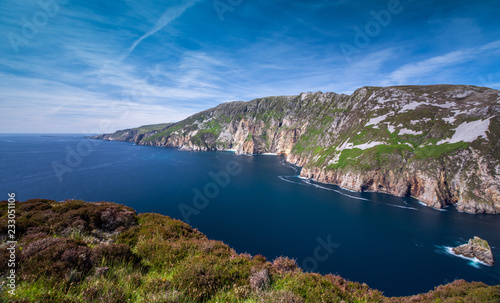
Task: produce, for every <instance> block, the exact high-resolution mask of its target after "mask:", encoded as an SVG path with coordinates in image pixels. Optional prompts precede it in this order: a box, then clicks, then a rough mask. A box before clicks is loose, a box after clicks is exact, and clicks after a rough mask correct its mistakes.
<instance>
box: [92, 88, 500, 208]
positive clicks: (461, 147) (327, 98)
mask: <svg viewBox="0 0 500 303" xmlns="http://www.w3.org/2000/svg"><path fill="white" fill-rule="evenodd" d="M499 113H500V91H498V90H493V89H489V88H481V87H474V86H455V85H434V86H398V87H386V88H382V87H363V88H360V89H358V90H356V91H355V92H354V93H353V94H352V95H343V94H335V93H322V92H317V93H302V94H300V95H298V96H279V97H267V98H261V99H256V100H252V101H249V102H230V103H225V104H221V105H219V106H217V107H215V108H212V109H209V110H206V111H203V112H201V113H198V114H195V115H193V116H191V117H189V118H187V119H185V120H183V121H181V122H178V123H176V124H173V125H170V126H167V127H165V128H163V129H155V130H152V131H150V132H146V133H144V132H143V133H141V134H138V133H134V131H133V130H127V131H121V132H118V133H115V134H110V135H101V136H97V137H95V138H97V139H107V140H123V141H133V142H135V143H136V144H143V145H156V146H172V147H179V148H181V149H188V150H203V151H207V150H234V151H235V152H236V153H239V154H243V153H246V154H259V153H276V154H280V155H285V156H286V158H287V161H289V162H291V163H294V164H297V165H299V166H302V167H303V169H302V171H301V176H303V177H306V178H311V179H314V180H316V181H320V182H325V183H331V184H337V185H340V186H342V187H344V188H347V189H350V190H356V191H372V192H383V193H389V194H393V195H397V196H412V197H414V198H416V199H418V200H420V201H421V202H423V203H425V204H426V205H428V206H431V207H434V208H444V207H446V206H448V205H455V206H456V207H457V208H458V209H459V210H461V211H465V212H469V213H492V214H499V213H500V115H499Z"/></svg>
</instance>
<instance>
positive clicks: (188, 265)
mask: <svg viewBox="0 0 500 303" xmlns="http://www.w3.org/2000/svg"><path fill="white" fill-rule="evenodd" d="M249 274H250V272H245V270H242V268H239V267H234V266H232V265H231V263H230V262H229V260H221V259H220V258H216V257H214V256H197V257H194V258H192V259H190V260H186V261H185V262H183V263H182V264H181V265H180V267H179V269H178V271H177V273H176V274H175V275H174V276H173V279H172V281H173V283H174V285H175V286H176V288H177V289H179V290H180V291H182V292H184V293H185V294H186V295H188V296H189V297H190V298H191V299H192V300H195V301H197V302H202V301H204V300H207V299H209V298H210V297H212V296H213V295H215V294H216V293H217V292H218V291H220V290H223V289H227V288H231V287H233V286H237V285H243V284H246V283H247V282H246V279H248V276H249Z"/></svg>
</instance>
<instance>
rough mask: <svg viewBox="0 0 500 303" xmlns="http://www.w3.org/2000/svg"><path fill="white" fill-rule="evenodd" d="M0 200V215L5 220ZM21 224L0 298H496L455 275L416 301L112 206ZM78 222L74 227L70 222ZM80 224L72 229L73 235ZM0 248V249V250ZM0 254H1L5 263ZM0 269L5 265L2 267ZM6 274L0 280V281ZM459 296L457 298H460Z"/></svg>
mask: <svg viewBox="0 0 500 303" xmlns="http://www.w3.org/2000/svg"><path fill="white" fill-rule="evenodd" d="M6 204H7V202H6V201H2V202H0V221H2V222H1V223H2V226H5V225H4V224H3V223H4V221H5V220H6V217H7V208H6ZM18 219H19V220H20V222H22V229H21V230H20V237H19V242H18V244H19V248H20V260H19V264H18V266H19V268H18V277H19V279H18V281H17V282H18V283H17V286H18V288H17V290H16V294H15V295H14V296H11V295H10V294H7V292H6V291H7V289H6V288H5V286H4V285H3V284H0V292H1V294H0V298H4V299H3V300H1V299H0V302H7V301H5V300H6V299H5V298H7V299H8V301H9V302H106V303H114V302H116V303H118V302H438V301H442V302H456V301H457V299H460V298H467V300H466V302H497V301H498V299H500V286H486V285H484V284H482V283H467V282H464V281H456V282H454V283H452V284H448V285H445V286H440V287H439V288H437V289H436V290H435V291H433V292H429V293H428V294H421V295H417V296H414V297H405V298H387V297H385V296H383V294H382V293H381V292H379V291H377V290H374V289H371V288H369V287H368V286H367V285H366V284H360V283H356V282H351V281H348V280H345V279H343V278H342V277H339V276H335V275H325V276H322V275H319V274H314V273H306V272H303V271H302V269H300V268H299V267H298V266H297V263H296V261H295V260H292V259H289V258H286V257H279V258H276V259H275V260H273V262H269V261H267V260H266V258H265V257H263V256H260V255H257V256H251V255H249V254H238V253H237V252H235V251H234V250H233V249H231V248H230V247H228V246H227V245H225V244H224V243H222V242H220V241H214V240H210V239H208V238H207V237H206V236H205V235H203V234H202V233H200V232H199V231H198V230H196V229H193V228H192V227H191V226H189V225H187V224H185V223H183V222H181V221H179V220H174V219H171V218H169V217H166V216H162V215H158V214H140V215H137V214H135V212H134V211H133V210H131V209H130V208H128V207H125V206H120V205H116V204H112V203H104V202H100V203H85V202H82V201H67V202H62V203H60V202H55V201H51V200H40V199H37V200H29V201H27V202H22V203H20V204H19V206H18ZM75 222H76V223H75ZM75 228H79V231H78V232H74V229H75ZM1 252H2V254H4V253H5V250H2V251H1ZM6 259H7V258H4V255H2V260H6ZM1 265H2V267H1V273H2V274H1V275H2V276H5V274H6V272H7V271H6V270H7V268H6V267H5V263H4V262H3V261H2V263H1ZM3 278H4V277H3ZM464 302H465V301H464Z"/></svg>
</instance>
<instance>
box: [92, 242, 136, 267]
mask: <svg viewBox="0 0 500 303" xmlns="http://www.w3.org/2000/svg"><path fill="white" fill-rule="evenodd" d="M116 262H126V263H128V262H132V263H136V262H137V258H136V257H135V256H134V255H133V254H132V251H131V250H130V247H129V246H128V245H125V244H101V245H98V246H95V247H94V248H92V263H93V264H95V265H103V264H113V263H116Z"/></svg>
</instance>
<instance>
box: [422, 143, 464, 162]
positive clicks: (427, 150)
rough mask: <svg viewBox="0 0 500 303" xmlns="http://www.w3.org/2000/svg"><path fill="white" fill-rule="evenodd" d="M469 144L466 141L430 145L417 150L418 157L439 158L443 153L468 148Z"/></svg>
mask: <svg viewBox="0 0 500 303" xmlns="http://www.w3.org/2000/svg"><path fill="white" fill-rule="evenodd" d="M468 148H469V144H467V143H465V142H457V143H452V144H450V143H445V144H440V145H434V144H433V145H428V146H423V147H419V148H418V149H416V150H415V158H416V159H426V158H439V157H441V156H442V155H446V154H449V153H452V152H454V151H456V150H459V149H468Z"/></svg>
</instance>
